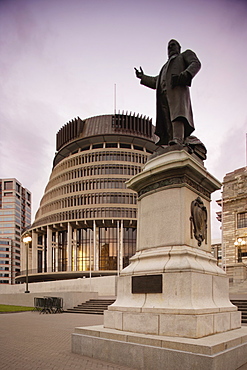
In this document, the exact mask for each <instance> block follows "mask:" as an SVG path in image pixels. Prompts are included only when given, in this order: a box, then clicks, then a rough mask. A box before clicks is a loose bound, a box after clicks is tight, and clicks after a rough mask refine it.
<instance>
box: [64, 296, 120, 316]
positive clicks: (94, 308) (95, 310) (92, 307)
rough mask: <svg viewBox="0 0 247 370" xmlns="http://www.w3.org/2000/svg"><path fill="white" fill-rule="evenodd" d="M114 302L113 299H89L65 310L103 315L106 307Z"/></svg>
mask: <svg viewBox="0 0 247 370" xmlns="http://www.w3.org/2000/svg"><path fill="white" fill-rule="evenodd" d="M114 302H115V299H109V298H107V299H103V298H102V299H90V300H89V301H86V302H84V303H82V304H79V305H78V306H76V307H74V308H68V309H67V310H66V311H65V312H70V313H84V314H90V315H103V314H104V311H105V310H107V307H108V306H110V305H111V304H112V303H114Z"/></svg>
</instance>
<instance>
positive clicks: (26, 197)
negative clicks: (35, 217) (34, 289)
mask: <svg viewBox="0 0 247 370" xmlns="http://www.w3.org/2000/svg"><path fill="white" fill-rule="evenodd" d="M30 224H31V192H30V191H29V190H27V189H26V188H24V187H22V185H21V183H20V182H19V181H18V180H16V179H15V178H7V179H0V284H13V283H14V282H15V280H14V279H15V276H16V274H18V273H20V268H21V266H20V265H21V256H20V253H21V233H22V232H23V231H24V229H25V228H26V227H27V226H30Z"/></svg>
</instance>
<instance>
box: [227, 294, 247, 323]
mask: <svg viewBox="0 0 247 370" xmlns="http://www.w3.org/2000/svg"><path fill="white" fill-rule="evenodd" d="M231 302H232V304H234V306H237V307H238V310H239V311H241V312H242V324H247V300H243V299H242V300H240V299H239V300H237V299H231Z"/></svg>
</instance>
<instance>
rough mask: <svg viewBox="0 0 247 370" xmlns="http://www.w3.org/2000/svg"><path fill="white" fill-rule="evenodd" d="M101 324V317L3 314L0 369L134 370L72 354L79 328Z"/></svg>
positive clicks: (65, 314)
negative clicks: (73, 342) (72, 340)
mask: <svg viewBox="0 0 247 370" xmlns="http://www.w3.org/2000/svg"><path fill="white" fill-rule="evenodd" d="M101 324H103V316H101V315H81V314H73V313H62V314H39V312H37V311H36V312H35V311H31V312H21V313H8V314H0V369H1V370H2V369H5V370H16V369H18V370H36V369H39V370H51V369H52V370H62V369H64V370H67V369H68V370H69V369H71V370H73V369H80V370H94V369H95V370H96V369H97V370H133V369H130V368H127V367H125V366H118V365H113V364H110V363H107V362H103V361H99V360H96V359H91V358H88V357H84V356H80V355H77V354H74V353H72V352H71V334H72V333H73V332H74V328H75V327H77V326H90V325H101Z"/></svg>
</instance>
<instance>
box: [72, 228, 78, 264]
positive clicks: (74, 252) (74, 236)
mask: <svg viewBox="0 0 247 370" xmlns="http://www.w3.org/2000/svg"><path fill="white" fill-rule="evenodd" d="M72 255H73V271H77V230H76V229H74V231H73V245H72Z"/></svg>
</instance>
